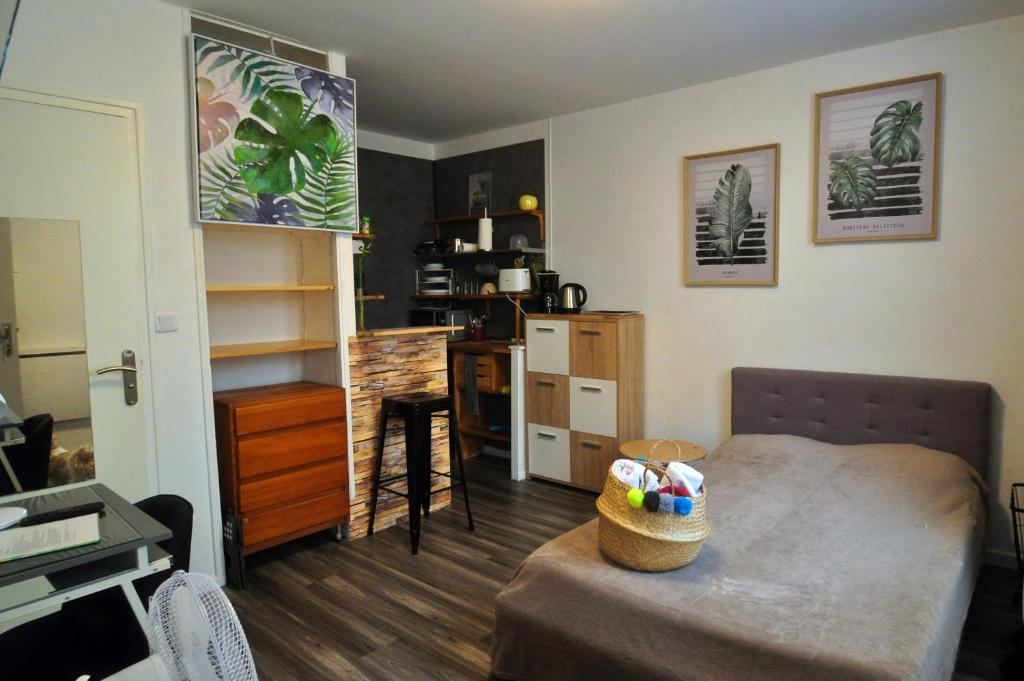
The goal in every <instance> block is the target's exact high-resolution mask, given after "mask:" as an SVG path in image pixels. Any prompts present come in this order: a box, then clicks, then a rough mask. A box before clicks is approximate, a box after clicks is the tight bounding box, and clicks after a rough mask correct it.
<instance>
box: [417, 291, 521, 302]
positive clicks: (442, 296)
mask: <svg viewBox="0 0 1024 681" xmlns="http://www.w3.org/2000/svg"><path fill="white" fill-rule="evenodd" d="M505 296H508V297H509V298H512V299H514V300H533V299H535V298H536V297H537V294H536V293H513V292H509V293H420V294H418V295H414V296H413V298H415V299H416V300H505Z"/></svg>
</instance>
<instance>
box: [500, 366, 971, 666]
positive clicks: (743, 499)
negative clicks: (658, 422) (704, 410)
mask: <svg viewBox="0 0 1024 681" xmlns="http://www.w3.org/2000/svg"><path fill="white" fill-rule="evenodd" d="M990 393H991V390H990V387H989V386H988V385H987V384H983V383H975V382H967V381H946V380H934V379H919V378H904V377H893V376H873V375H863V374H841V373H828V372H812V371H793V370H779V369H755V368H737V369H734V370H733V372H732V433H733V435H732V437H730V438H729V439H727V440H726V441H725V442H724V443H723V444H722V445H721V446H720V447H719V448H718V449H717V450H716V451H715V452H714V453H713V454H712V455H710V456H709V457H708V458H707V459H706V460H705V461H704V462H702V463H701V464H700V465H699V466H698V467H699V468H700V469H701V470H702V471H703V472H704V474H705V475H706V481H707V484H708V489H709V496H708V507H709V511H708V512H709V517H710V519H711V523H712V533H711V536H710V537H709V538H708V540H707V541H706V542H705V544H704V547H703V550H702V551H701V554H700V556H699V557H698V558H697V560H696V561H695V562H694V563H692V564H691V565H689V566H687V567H684V568H682V569H680V570H676V571H672V572H666V573H660V574H648V573H639V572H633V571H630V570H626V569H623V568H620V567H618V566H617V565H615V564H614V563H612V562H610V561H608V560H607V559H606V558H604V557H603V556H602V555H601V553H600V552H599V550H598V548H597V522H598V521H596V520H595V521H593V522H590V523H587V524H585V525H583V526H581V527H579V528H577V529H575V530H573V531H571V532H568V533H566V534H564V535H562V536H561V537H559V538H557V539H554V540H552V541H551V542H549V543H547V544H545V545H544V546H542V547H541V548H540V549H538V550H537V551H536V552H534V554H533V555H531V556H530V557H529V558H528V559H527V560H526V561H524V563H523V564H522V566H521V567H520V569H519V571H518V572H517V574H516V577H515V578H514V579H513V580H512V582H511V583H510V584H509V585H508V586H507V587H506V588H505V589H504V590H503V591H502V592H501V593H500V594H499V595H498V597H497V600H496V603H495V617H496V625H495V632H494V644H493V654H492V670H493V672H494V674H495V676H497V677H498V678H501V679H521V680H525V679H531V680H532V679H616V680H617V681H619V680H621V679H631V678H635V679H680V680H687V681H690V680H692V681H716V680H726V679H758V680H759V681H773V680H776V679H778V680H782V679H785V680H786V681H803V680H808V681H809V680H811V679H828V680H829V681H864V680H868V679H870V680H888V679H893V680H897V679H898V680H901V681H904V680H909V679H920V680H927V681H938V680H942V679H949V678H950V677H951V676H952V673H953V668H954V665H955V661H956V651H957V646H958V642H959V637H960V631H961V629H962V627H963V622H964V618H965V617H966V614H967V607H968V604H969V603H970V599H971V593H972V591H973V588H974V583H975V578H976V576H977V571H978V568H979V565H980V560H981V552H982V540H983V536H984V528H985V519H986V501H985V499H986V491H985V484H984V481H983V478H982V477H981V475H980V474H979V472H980V473H984V471H985V469H986V462H987V455H988V449H989V430H990V418H989V413H990Z"/></svg>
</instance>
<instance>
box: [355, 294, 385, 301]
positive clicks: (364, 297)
mask: <svg viewBox="0 0 1024 681" xmlns="http://www.w3.org/2000/svg"><path fill="white" fill-rule="evenodd" d="M384 298H385V296H384V294H383V293H366V294H363V295H361V296H356V300H384Z"/></svg>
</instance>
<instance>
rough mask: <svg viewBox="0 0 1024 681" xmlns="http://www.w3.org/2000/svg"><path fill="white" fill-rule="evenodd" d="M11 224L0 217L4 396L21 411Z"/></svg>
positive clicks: (1, 387)
mask: <svg viewBox="0 0 1024 681" xmlns="http://www.w3.org/2000/svg"><path fill="white" fill-rule="evenodd" d="M11 255H12V252H11V226H10V221H9V220H7V219H6V218H0V395H3V397H4V401H5V402H7V404H8V406H9V407H10V408H11V409H13V410H14V411H15V412H17V413H18V414H20V413H22V412H21V370H20V369H19V366H18V334H17V333H16V330H17V328H18V320H17V318H16V317H15V314H14V312H15V306H14V260H13V258H12V257H11Z"/></svg>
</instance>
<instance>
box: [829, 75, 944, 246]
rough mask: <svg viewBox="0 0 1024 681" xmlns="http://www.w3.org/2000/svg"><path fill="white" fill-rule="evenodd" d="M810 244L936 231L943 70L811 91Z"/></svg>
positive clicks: (925, 236) (926, 236) (921, 236)
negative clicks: (811, 193)
mask: <svg viewBox="0 0 1024 681" xmlns="http://www.w3.org/2000/svg"><path fill="white" fill-rule="evenodd" d="M814 131H815V132H814V191H813V197H814V198H813V203H812V204H811V224H812V231H813V234H812V237H813V240H814V243H817V244H821V243H830V242H842V241H881V240H886V241H890V240H905V239H934V238H936V236H937V235H938V196H939V159H940V158H941V156H940V141H941V140H940V136H941V133H942V74H941V73H930V74H926V75H923V76H914V77H911V78H901V79H899V80H890V81H885V82H882V83H874V84H871V85H860V86H857V87H851V88H845V89H842V90H832V91H830V92H821V93H818V94H816V95H815V96H814Z"/></svg>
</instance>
